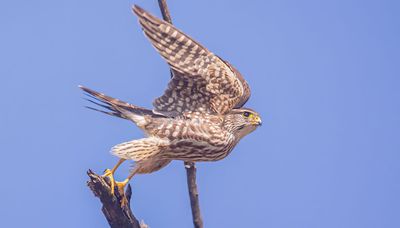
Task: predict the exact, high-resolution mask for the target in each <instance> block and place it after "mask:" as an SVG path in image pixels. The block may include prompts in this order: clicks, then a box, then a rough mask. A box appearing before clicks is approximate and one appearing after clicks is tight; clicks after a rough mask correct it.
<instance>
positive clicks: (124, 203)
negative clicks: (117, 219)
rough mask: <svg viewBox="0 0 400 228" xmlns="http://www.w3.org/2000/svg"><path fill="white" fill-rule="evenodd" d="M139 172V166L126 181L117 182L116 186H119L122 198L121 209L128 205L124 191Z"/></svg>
mask: <svg viewBox="0 0 400 228" xmlns="http://www.w3.org/2000/svg"><path fill="white" fill-rule="evenodd" d="M137 171H138V166H136V167H135V168H133V170H132V171H131V173H130V174H129V176H128V177H127V178H126V179H125V180H124V181H121V182H115V184H116V185H117V188H118V193H119V194H120V195H121V196H122V199H121V207H124V206H125V205H126V204H127V203H128V199H127V198H126V196H125V190H124V189H125V186H126V185H127V184H128V182H129V181H130V180H131V179H132V177H133V176H134V175H135V174H136V173H137Z"/></svg>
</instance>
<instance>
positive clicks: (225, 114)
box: [80, 5, 261, 193]
mask: <svg viewBox="0 0 400 228" xmlns="http://www.w3.org/2000/svg"><path fill="white" fill-rule="evenodd" d="M133 12H134V13H135V14H136V15H137V17H138V18H139V23H140V25H141V26H142V29H143V32H144V34H145V35H146V37H147V38H148V39H149V40H150V42H151V44H152V45H153V47H154V48H155V49H156V50H157V51H158V52H159V53H160V55H161V56H162V57H163V58H164V59H165V61H166V62H167V63H168V64H169V66H170V67H171V72H172V78H171V81H170V82H169V84H168V88H167V89H166V90H165V92H164V94H163V95H162V96H160V97H159V98H157V99H156V100H155V101H154V102H153V106H154V108H153V109H152V110H150V109H146V108H142V107H138V106H136V105H133V104H129V103H126V102H123V101H121V100H118V99H115V98H112V97H109V96H106V95H104V94H102V93H99V92H96V91H94V90H91V89H88V88H85V87H83V86H80V88H81V89H82V90H84V92H86V94H87V95H88V96H90V97H91V98H92V99H93V100H90V101H91V102H92V103H94V104H96V105H99V106H100V107H102V108H105V109H104V110H99V109H95V108H91V107H90V108H91V109H94V110H96V111H100V112H103V113H106V114H109V115H111V116H116V117H120V118H123V119H127V120H130V121H132V122H134V123H135V124H136V125H137V126H138V127H139V128H140V129H142V130H143V131H144V133H145V134H146V136H147V137H145V138H142V139H137V140H132V141H129V142H124V143H121V144H118V145H116V146H114V147H113V148H112V154H114V155H115V156H117V157H119V158H120V160H119V162H118V163H117V164H116V166H115V167H114V168H113V169H111V170H109V169H107V170H106V171H105V173H104V176H107V177H109V178H110V180H111V192H112V193H114V187H115V186H117V189H118V190H119V191H120V192H123V189H124V187H125V185H126V184H127V183H128V182H129V180H130V179H131V178H132V177H133V176H134V175H135V174H140V173H151V172H154V171H157V170H159V169H161V168H163V167H165V166H166V165H167V164H168V163H169V162H170V161H171V160H182V161H191V162H202V161H217V160H220V159H223V158H225V157H226V156H227V155H228V154H229V153H230V152H231V151H232V149H233V148H234V147H235V145H236V144H237V143H238V142H239V140H240V139H242V138H243V137H244V136H245V135H247V134H249V133H251V132H252V131H254V130H255V129H256V128H257V127H258V126H260V125H261V118H260V115H259V114H258V113H257V112H256V111H254V110H252V109H249V108H244V107H243V105H244V104H245V103H246V101H247V100H248V99H249V97H250V88H249V85H248V84H247V82H246V81H245V80H244V78H243V77H242V76H241V74H240V73H239V72H238V71H237V70H236V69H235V68H234V67H233V66H232V65H230V64H229V63H228V62H227V61H225V60H223V59H221V58H220V57H218V56H217V55H215V54H213V53H212V52H210V51H209V50H207V49H206V48H205V47H203V46H202V45H201V44H199V43H198V42H197V41H195V40H193V39H192V38H190V37H189V36H188V35H186V34H185V33H183V32H182V31H180V30H178V29H177V28H175V27H174V26H173V25H171V24H170V23H168V22H165V21H163V20H160V19H158V18H157V17H155V16H153V15H151V14H150V13H148V12H146V11H145V10H143V9H142V8H140V7H139V6H136V5H135V6H134V7H133ZM125 160H133V161H134V162H135V165H134V167H133V169H132V170H131V172H130V174H129V176H128V178H126V179H125V180H124V181H123V182H115V181H114V178H113V174H114V172H115V171H116V169H117V168H118V167H119V165H120V164H121V163H122V162H124V161H125Z"/></svg>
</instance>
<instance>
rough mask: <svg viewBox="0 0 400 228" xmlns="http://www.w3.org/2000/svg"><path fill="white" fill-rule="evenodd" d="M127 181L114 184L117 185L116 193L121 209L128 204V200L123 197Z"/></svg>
mask: <svg viewBox="0 0 400 228" xmlns="http://www.w3.org/2000/svg"><path fill="white" fill-rule="evenodd" d="M128 182H129V180H124V181H122V182H115V184H116V185H117V189H118V193H119V195H120V196H121V201H120V203H121V207H125V206H126V205H127V204H128V199H127V198H126V196H125V186H126V185H127V184H128Z"/></svg>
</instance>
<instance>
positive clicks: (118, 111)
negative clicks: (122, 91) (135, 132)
mask: <svg viewBox="0 0 400 228" xmlns="http://www.w3.org/2000/svg"><path fill="white" fill-rule="evenodd" d="M79 88H80V89H82V90H83V91H84V92H85V93H86V95H87V96H88V97H89V99H86V100H87V101H89V102H90V103H92V104H95V105H97V106H100V107H102V108H104V109H105V110H101V109H97V108H93V107H90V106H86V108H88V109H91V110H94V111H98V112H101V113H104V114H107V115H111V116H115V117H119V118H123V119H127V120H132V121H133V122H135V123H136V124H137V125H138V126H141V125H144V124H145V122H146V120H145V118H144V116H145V115H149V116H152V117H160V115H157V114H154V113H153V111H152V110H149V109H145V108H142V107H139V106H136V105H132V104H129V103H127V102H124V101H120V100H118V99H115V98H112V97H110V96H107V95H105V94H103V93H99V92H97V91H94V90H92V89H89V88H87V87H84V86H79ZM90 98H91V99H90Z"/></svg>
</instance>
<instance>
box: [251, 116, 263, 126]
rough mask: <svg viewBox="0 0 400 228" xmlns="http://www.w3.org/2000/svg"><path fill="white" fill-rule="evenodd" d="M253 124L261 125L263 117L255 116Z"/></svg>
mask: <svg viewBox="0 0 400 228" xmlns="http://www.w3.org/2000/svg"><path fill="white" fill-rule="evenodd" d="M253 124H254V125H257V126H261V125H262V121H261V118H260V117H259V116H256V117H254V119H253Z"/></svg>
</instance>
